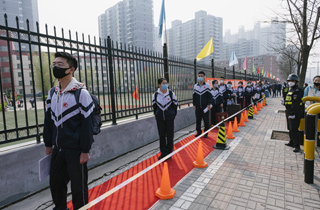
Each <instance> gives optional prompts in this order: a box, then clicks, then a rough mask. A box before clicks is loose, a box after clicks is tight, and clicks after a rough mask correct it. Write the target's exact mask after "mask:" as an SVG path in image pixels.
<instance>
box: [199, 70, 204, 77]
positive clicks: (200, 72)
mask: <svg viewBox="0 0 320 210" xmlns="http://www.w3.org/2000/svg"><path fill="white" fill-rule="evenodd" d="M199 74H203V75H204V76H206V74H205V73H204V72H203V71H199V72H198V75H199Z"/></svg>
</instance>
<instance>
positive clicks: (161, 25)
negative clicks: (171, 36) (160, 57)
mask: <svg viewBox="0 0 320 210" xmlns="http://www.w3.org/2000/svg"><path fill="white" fill-rule="evenodd" d="M165 19H166V12H165V10H164V0H162V6H161V12H160V19H159V39H161V37H162V28H163V21H164V20H165Z"/></svg>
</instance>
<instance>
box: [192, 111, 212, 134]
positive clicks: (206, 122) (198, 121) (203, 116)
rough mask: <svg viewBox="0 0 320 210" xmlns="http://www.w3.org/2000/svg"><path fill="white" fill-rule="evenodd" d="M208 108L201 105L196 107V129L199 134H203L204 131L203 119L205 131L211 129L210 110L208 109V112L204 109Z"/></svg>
mask: <svg viewBox="0 0 320 210" xmlns="http://www.w3.org/2000/svg"><path fill="white" fill-rule="evenodd" d="M205 108H207V107H204V108H201V107H196V111H195V112H196V130H197V133H198V134H201V133H202V130H201V121H202V119H203V121H204V131H207V130H209V127H210V125H209V111H207V112H206V113H203V110H204V109H205Z"/></svg>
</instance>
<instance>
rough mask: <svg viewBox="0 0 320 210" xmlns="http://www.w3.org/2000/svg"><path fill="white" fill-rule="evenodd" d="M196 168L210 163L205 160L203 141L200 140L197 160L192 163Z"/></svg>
mask: <svg viewBox="0 0 320 210" xmlns="http://www.w3.org/2000/svg"><path fill="white" fill-rule="evenodd" d="M192 165H193V166H194V167H196V168H205V167H207V166H208V163H206V162H204V158H203V150H202V141H200V142H199V147H198V154H197V160H196V161H194V162H193V163H192Z"/></svg>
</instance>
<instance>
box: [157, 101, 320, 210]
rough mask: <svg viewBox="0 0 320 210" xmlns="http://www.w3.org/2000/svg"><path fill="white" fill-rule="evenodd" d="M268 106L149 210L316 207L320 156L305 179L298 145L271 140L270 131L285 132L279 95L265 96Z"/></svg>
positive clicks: (319, 202) (319, 185)
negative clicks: (227, 147) (226, 146)
mask: <svg viewBox="0 0 320 210" xmlns="http://www.w3.org/2000/svg"><path fill="white" fill-rule="evenodd" d="M268 105H269V106H267V107H265V108H263V109H262V111H261V112H259V115H254V119H253V120H250V122H248V123H246V127H240V128H239V129H240V132H239V133H234V136H235V137H236V139H234V140H228V144H229V145H230V147H231V149H230V150H225V151H222V150H215V151H213V152H212V153H211V154H210V155H209V156H208V157H207V158H206V159H205V161H206V162H208V164H209V167H208V168H205V169H197V168H196V169H194V170H193V171H191V173H189V174H188V175H187V176H186V177H185V178H184V180H182V181H180V182H179V183H178V184H177V185H176V186H175V187H174V189H175V190H176V196H175V197H174V198H173V199H171V200H161V201H159V202H158V203H156V204H155V205H154V206H153V207H152V208H151V209H152V210H160V209H161V210H162V209H163V210H167V209H172V210H175V209H192V210H195V209H196V210H209V209H230V210H231V209H320V197H319V190H320V167H319V164H320V160H319V156H318V154H317V155H316V160H315V172H314V174H315V177H314V184H306V183H304V174H303V160H304V155H303V147H301V148H302V151H301V152H300V153H294V152H293V151H292V150H293V149H292V148H291V147H287V146H285V145H284V144H285V143H286V141H281V140H272V139H271V133H272V130H283V131H285V130H286V120H285V114H284V113H283V112H282V113H278V110H284V107H283V106H282V105H280V98H271V99H270V98H268ZM169 173H170V172H169Z"/></svg>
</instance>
